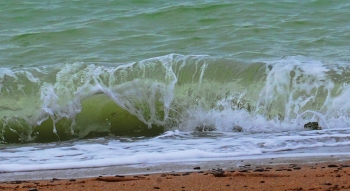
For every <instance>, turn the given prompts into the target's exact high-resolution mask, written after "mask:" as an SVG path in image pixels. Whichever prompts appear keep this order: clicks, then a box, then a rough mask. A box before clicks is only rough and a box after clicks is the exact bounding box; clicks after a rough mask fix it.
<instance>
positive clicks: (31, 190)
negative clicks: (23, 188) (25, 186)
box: [28, 188, 38, 191]
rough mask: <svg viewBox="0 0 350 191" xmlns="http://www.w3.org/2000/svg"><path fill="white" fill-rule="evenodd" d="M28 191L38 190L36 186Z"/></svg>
mask: <svg viewBox="0 0 350 191" xmlns="http://www.w3.org/2000/svg"><path fill="white" fill-rule="evenodd" d="M28 191H38V189H36V188H30V189H29V190H28Z"/></svg>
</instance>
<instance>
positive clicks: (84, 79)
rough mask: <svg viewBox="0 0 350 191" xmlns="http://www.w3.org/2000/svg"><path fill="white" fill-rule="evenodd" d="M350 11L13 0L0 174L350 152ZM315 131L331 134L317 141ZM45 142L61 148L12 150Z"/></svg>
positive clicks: (330, 6) (3, 29)
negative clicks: (308, 126)
mask: <svg viewBox="0 0 350 191" xmlns="http://www.w3.org/2000/svg"><path fill="white" fill-rule="evenodd" d="M349 9H350V3H349V2H348V1H346V0H339V1H321V0H308V1H302V2H301V1H288V0H284V1H278V2H276V1H272V0H266V1H260V0H256V1H209V0H207V1H191V2H186V1H142V0H138V1H123V2H120V1H113V0H109V1H103V2H102V1H93V0H86V1H79V0H75V1H61V0H53V1H50V2H43V1H38V0H33V1H25V2H23V1H18V0H15V1H3V2H0V13H1V14H0V122H1V124H0V143H3V144H2V145H0V159H1V161H3V162H2V163H1V164H0V172H1V171H20V170H35V169H50V168H57V169H60V168H70V167H74V166H76V165H77V164H78V163H77V162H78V161H86V163H81V164H82V165H80V167H92V166H106V165H107V166H108V165H117V164H120V165H123V164H130V163H132V164H134V163H148V162H160V161H161V162H166V161H175V162H176V161H186V160H188V161H195V160H217V159H225V158H234V157H238V156H245V157H248V158H249V156H252V155H258V156H259V155H260V156H261V157H263V156H266V155H271V156H272V155H273V156H279V153H281V151H283V152H282V154H284V155H288V154H291V155H294V156H302V155H303V154H302V153H304V155H305V153H314V154H315V155H325V154H327V153H329V152H331V150H332V148H333V149H334V148H337V147H339V146H345V147H346V146H348V145H349V144H350V142H349V141H348V139H349V138H348V136H347V134H348V131H349V126H350V120H349V118H350V114H349V111H350V105H349V104H348V101H347V100H348V97H349V95H350V87H349V86H348V84H349V83H350V80H349V76H350V75H349V73H350V70H349V67H348V64H349V60H350V54H349V50H350V43H349V42H350V25H349V22H348V19H347V18H350V12H349V11H348V10H349ZM144 66H145V67H144ZM128 67H129V68H128ZM121 68H122V69H121ZM123 68H126V69H125V70H124V69H123ZM142 71H146V72H145V73H142ZM90 82H91V83H90ZM103 96H105V97H103ZM122 98H123V99H122ZM140 108H141V109H140ZM115 117H117V118H115ZM308 121H318V122H319V123H320V124H321V125H322V127H323V130H322V131H319V132H316V131H305V130H304V129H303V125H304V123H306V122H308ZM152 126H153V127H154V128H156V130H155V132H152V133H145V132H146V131H147V130H146V129H148V127H152ZM237 126H239V127H241V128H242V130H243V132H233V131H235V129H234V127H237ZM157 128H158V129H157ZM198 128H202V129H206V128H207V129H214V130H216V132H207V133H205V134H204V135H200V136H198V135H197V133H198V132H196V129H197V130H198ZM121 129H127V130H121ZM130 129H131V130H130ZM236 130H237V129H236ZM130 131H132V133H130ZM108 134H109V135H110V134H112V135H111V136H110V137H108V138H105V139H104V138H96V139H89V140H88V141H85V140H81V138H89V137H91V136H92V137H96V136H97V137H99V136H105V135H108ZM159 134H161V135H160V136H159ZM40 135H44V136H42V137H45V138H42V137H40ZM113 135H117V136H118V137H114V136H113ZM119 135H121V137H120V136H119ZM124 135H128V136H131V138H130V140H129V138H126V137H124ZM140 135H141V136H151V137H152V136H153V138H144V137H141V138H140V137H139V138H138V136H140ZM157 135H158V136H157ZM36 138H37V139H36ZM69 139H71V140H70V141H68V142H60V141H59V140H69ZM75 139H78V140H76V141H75ZM125 140H126V141H125ZM31 141H34V142H46V141H54V142H53V143H48V144H43V143H30V144H28V143H27V144H24V145H19V144H14V145H11V146H10V145H6V144H5V143H16V142H17V143H18V142H31ZM94 148H95V149H94ZM339 148H340V149H338V150H336V151H334V152H336V153H337V154H339V153H342V154H348V151H347V150H346V149H341V148H343V147H339ZM44 151H45V152H44ZM248 151H249V152H248ZM289 151H290V153H289ZM43 153H52V154H50V155H45V156H44V155H42V154H43ZM169 156H177V157H169ZM103 158H106V159H103Z"/></svg>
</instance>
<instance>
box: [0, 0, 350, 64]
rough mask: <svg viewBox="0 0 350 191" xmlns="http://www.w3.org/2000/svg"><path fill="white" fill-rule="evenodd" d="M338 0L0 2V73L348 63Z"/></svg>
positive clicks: (344, 11)
mask: <svg viewBox="0 0 350 191" xmlns="http://www.w3.org/2000/svg"><path fill="white" fill-rule="evenodd" d="M349 7H350V3H349V2H348V1H346V0H339V1H320V0H306V1H290V0H284V1H278V2H276V1H272V0H264V1H260V0H255V1H240V0H237V1H223V0H221V1H209V0H206V1H152V0H149V1H143V0H140V1H112V0H109V1H92V0H86V1H78V0H76V1H64V0H53V1H45V2H43V1H38V0H30V1H17V0H16V1H3V2H1V3H0V12H1V14H0V66H2V67H16V66H21V65H25V66H28V65H35V66H38V65H53V64H57V63H72V62H74V61H84V62H108V63H124V62H134V61H139V60H143V59H147V58H152V57H156V56H162V55H166V54H170V53H179V54H184V55H189V54H205V55H210V56H220V57H225V58H233V59H235V60H244V61H252V60H256V59H257V60H261V59H263V60H264V59H272V58H276V57H277V58H278V57H283V56H292V55H304V56H307V57H312V58H315V59H321V60H336V61H338V60H349V59H350V57H349V50H350V47H349V46H350V45H349V41H350V23H349V21H348V19H347V18H350V13H349V11H348V10H349Z"/></svg>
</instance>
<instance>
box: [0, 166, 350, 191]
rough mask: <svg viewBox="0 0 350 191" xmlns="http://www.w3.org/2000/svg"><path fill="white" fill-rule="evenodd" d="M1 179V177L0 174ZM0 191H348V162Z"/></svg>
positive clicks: (35, 183)
mask: <svg viewBox="0 0 350 191" xmlns="http://www.w3.org/2000/svg"><path fill="white" fill-rule="evenodd" d="M0 176H1V174H0ZM0 190H26V191H29V190H30V191H35V190H38V191H42V190H73V191H74V190H92V191H94V190H193V191H196V190H266V191H270V190H278V191H280V190H350V161H349V160H347V161H338V162H335V161H333V162H321V163H308V164H300V163H297V164H283V165H278V164H277V165H271V164H269V165H260V164H259V165H252V164H245V165H242V166H238V167H227V168H225V169H221V168H215V167H214V168H213V169H211V170H203V168H202V167H201V166H194V167H193V168H192V169H191V170H190V172H170V173H155V174H138V175H126V176H122V175H113V176H97V177H91V178H73V179H56V178H53V179H49V180H27V181H23V180H13V181H6V182H1V183H0Z"/></svg>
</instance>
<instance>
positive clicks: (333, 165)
mask: <svg viewBox="0 0 350 191" xmlns="http://www.w3.org/2000/svg"><path fill="white" fill-rule="evenodd" d="M328 167H329V168H336V167H338V166H337V165H335V164H330V165H328Z"/></svg>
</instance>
